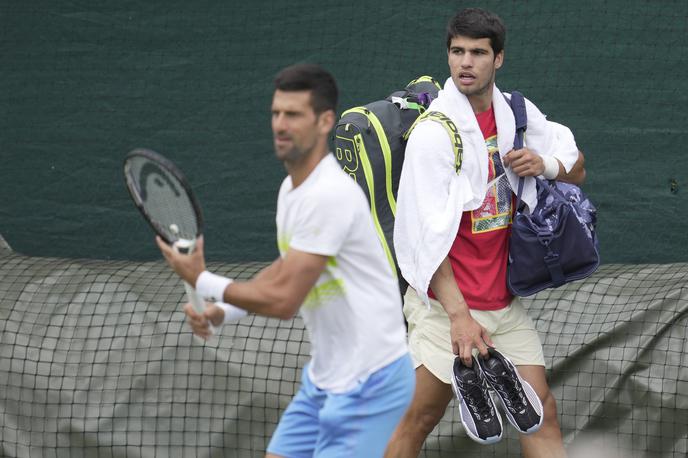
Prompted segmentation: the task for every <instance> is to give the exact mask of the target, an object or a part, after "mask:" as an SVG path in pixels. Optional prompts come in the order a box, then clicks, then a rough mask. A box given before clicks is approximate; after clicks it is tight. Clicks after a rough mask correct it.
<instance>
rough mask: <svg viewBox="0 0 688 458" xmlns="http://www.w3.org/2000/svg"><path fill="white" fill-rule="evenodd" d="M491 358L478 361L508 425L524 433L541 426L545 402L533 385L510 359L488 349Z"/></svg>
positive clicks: (530, 432)
mask: <svg viewBox="0 0 688 458" xmlns="http://www.w3.org/2000/svg"><path fill="white" fill-rule="evenodd" d="M488 352H489V354H490V358H489V359H483V358H478V361H479V364H480V368H481V369H482V371H483V373H484V374H485V379H486V380H487V383H489V384H490V386H491V387H492V389H494V390H495V393H497V396H498V397H499V399H500V400H501V401H502V405H503V406H504V411H505V412H506V417H507V419H508V420H509V423H511V424H512V425H514V427H515V428H516V429H517V430H519V431H520V432H521V433H523V434H532V433H534V432H536V431H537V430H539V429H540V426H542V402H540V398H538V395H537V394H536V393H535V390H534V389H533V387H532V386H530V384H529V383H528V382H526V381H525V380H523V379H522V378H521V375H520V374H519V373H518V371H517V370H516V366H514V365H513V363H512V362H511V361H509V358H507V357H506V356H504V355H502V354H501V353H499V352H498V351H497V350H495V349H494V348H488Z"/></svg>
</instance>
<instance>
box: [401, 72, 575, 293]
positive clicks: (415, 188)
mask: <svg viewBox="0 0 688 458" xmlns="http://www.w3.org/2000/svg"><path fill="white" fill-rule="evenodd" d="M492 105H493V108H494V112H495V121H496V123H497V130H498V132H499V136H498V139H497V140H498V146H499V152H500V155H501V156H504V155H505V154H507V153H508V152H509V151H511V150H512V149H513V140H514V134H515V126H514V116H513V113H512V111H511V108H510V107H509V104H508V103H507V102H506V100H505V99H504V97H503V96H502V94H501V92H500V91H499V90H498V89H497V87H496V86H495V88H494V91H493V99H492ZM429 110H430V111H440V112H442V113H444V114H445V115H447V116H448V117H449V118H451V120H452V121H453V122H454V123H455V124H456V127H457V128H458V129H459V133H460V135H461V141H462V143H463V161H462V167H461V170H460V171H459V172H458V173H457V172H456V170H455V164H454V153H453V150H452V144H451V141H450V139H449V136H448V134H447V131H446V130H445V129H444V127H442V126H441V125H440V124H439V123H438V122H435V121H425V122H421V123H420V124H418V125H417V126H416V128H415V129H414V130H413V132H412V134H411V137H410V138H409V141H408V144H407V146H406V157H405V159H404V166H403V169H402V172H401V179H400V183H399V192H398V196H397V214H396V222H395V225H394V249H395V251H396V257H397V262H398V263H399V268H400V269H401V273H402V275H403V276H404V278H405V279H406V281H408V283H409V285H411V287H413V288H414V289H415V290H416V291H417V292H418V294H419V296H420V297H421V298H422V299H423V300H424V301H425V302H426V303H427V302H428V298H427V294H426V292H427V290H428V287H429V285H430V279H431V278H432V276H433V274H434V273H435V271H436V270H437V268H438V267H439V265H440V263H441V262H442V260H444V258H445V257H446V256H447V253H449V249H450V248H451V245H452V243H453V242H454V239H455V238H456V234H457V232H458V230H459V223H460V221H461V215H462V213H463V212H464V211H468V210H474V209H476V208H478V207H480V205H481V204H482V202H483V200H484V198H485V194H486V192H487V182H488V179H487V178H488V153H487V146H486V145H485V140H484V138H483V135H482V132H481V131H480V127H479V126H478V121H477V120H476V118H475V114H474V113H473V109H472V108H471V105H470V103H469V102H468V99H467V98H466V96H464V95H463V94H461V93H460V92H459V91H458V90H457V89H456V86H455V85H454V83H453V82H452V80H451V78H449V79H448V80H447V82H446V83H445V85H444V89H443V90H442V91H440V93H439V96H438V97H437V99H436V100H434V101H433V102H432V104H431V105H430V107H429ZM526 110H527V113H528V129H527V131H526V139H527V140H526V143H527V146H528V148H530V149H531V150H533V151H535V152H536V153H538V154H541V155H552V156H554V157H556V158H557V159H559V161H560V162H561V163H562V164H563V165H564V168H565V169H566V171H569V170H570V169H571V167H573V164H574V163H575V162H576V159H577V158H578V148H577V146H576V143H575V140H574V138H573V134H572V133H571V131H570V130H569V129H568V128H567V127H565V126H562V125H560V124H556V123H553V122H550V121H547V119H546V118H545V115H543V114H542V113H541V112H540V110H538V109H537V107H536V106H535V105H534V104H533V103H531V102H530V101H528V100H526ZM506 175H507V179H508V180H509V183H510V184H511V186H512V188H513V189H517V186H518V177H517V176H516V175H515V174H514V173H513V172H512V171H511V170H510V169H508V168H507V170H506ZM522 199H523V201H524V203H525V204H526V205H527V206H528V208H533V207H534V205H535V203H536V191H535V182H534V180H533V179H532V178H527V179H526V183H525V187H524V191H523V196H522Z"/></svg>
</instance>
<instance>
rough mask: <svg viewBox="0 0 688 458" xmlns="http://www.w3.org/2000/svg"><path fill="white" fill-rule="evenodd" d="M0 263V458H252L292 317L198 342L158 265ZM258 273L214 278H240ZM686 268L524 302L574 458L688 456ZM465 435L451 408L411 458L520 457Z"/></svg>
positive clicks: (269, 420) (609, 273)
mask: <svg viewBox="0 0 688 458" xmlns="http://www.w3.org/2000/svg"><path fill="white" fill-rule="evenodd" d="M4 253H5V254H4V255H0V455H3V456H8V457H34V456H38V457H82V456H83V457H94V456H97V457H111V456H112V457H114V456H118V457H124V456H128V457H129V456H135V457H138V456H141V457H149V456H150V457H153V456H154V457H165V456H179V457H189V456H194V457H214V456H217V457H219V456H237V457H253V456H262V455H263V453H264V451H265V447H266V445H267V441H268V440H269V437H270V436H271V434H272V432H273V430H274V428H275V426H276V424H277V422H278V420H279V417H280V414H281V412H282V411H283V410H284V408H285V407H286V406H287V404H288V402H289V400H290V399H291V397H292V395H293V394H294V392H295V390H296V389H297V387H298V384H299V380H300V371H301V368H302V367H303V364H304V363H305V362H306V361H307V359H308V353H309V343H308V336H307V334H306V332H305V330H304V328H303V323H302V321H301V320H300V319H299V318H295V319H293V320H289V321H280V320H276V319H266V318H260V317H255V316H249V317H246V318H244V319H242V320H240V321H239V322H238V323H236V324H231V325H227V326H225V327H224V328H223V329H222V331H221V333H220V334H219V335H218V336H216V337H213V338H212V339H210V340H209V341H207V342H203V341H202V340H200V339H198V338H196V337H194V336H193V335H192V334H191V332H190V330H189V327H188V326H187V325H186V324H185V322H184V315H183V313H182V312H181V307H180V304H181V303H182V302H183V301H184V300H185V299H184V290H183V288H182V286H181V285H180V282H179V280H178V279H177V278H176V277H175V276H174V275H173V274H172V273H171V271H170V270H169V269H168V268H167V267H166V266H165V265H164V264H163V263H160V262H154V263H152V262H148V263H131V262H124V261H94V260H65V259H58V258H35V257H27V256H22V255H18V254H15V253H11V252H9V251H5V252H4ZM263 265H264V264H263V263H246V264H210V268H211V269H212V270H214V271H216V272H218V273H221V274H224V275H228V276H231V277H234V278H238V279H246V278H250V277H251V276H253V275H254V274H255V273H256V272H257V271H258V270H259V269H260V268H261V267H262V266H263ZM687 285H688V265H686V264H667V265H639V266H623V265H606V266H603V267H602V268H600V270H599V271H598V272H597V273H596V274H595V275H594V276H593V277H590V278H589V279H587V280H585V281H581V282H577V283H573V284H568V285H566V286H564V287H562V288H559V289H555V290H548V291H544V292H543V293H540V294H538V295H537V296H535V297H534V298H532V299H526V300H525V304H526V306H527V309H528V311H529V314H530V315H531V316H532V317H533V318H534V319H535V322H536V325H537V328H538V330H539V331H540V334H541V338H542V341H543V346H544V352H545V359H546V361H547V364H548V367H549V369H548V379H549V382H550V385H551V387H552V390H553V394H554V397H555V398H556V399H557V402H558V408H559V419H560V423H561V427H562V431H563V434H564V441H565V444H566V446H567V448H568V450H569V453H570V454H571V456H585V457H586V458H590V457H591V456H600V457H602V456H604V457H609V456H611V457H615V456H618V457H622V456H623V457H642V456H666V457H679V456H680V457H683V456H685V454H686V453H687V452H688V443H687V435H688V397H687V396H686V393H688V361H686V359H687V357H686V354H687V353H686V348H685V346H686V340H685V336H686V332H687V331H688V330H687V329H686V326H687V322H686V313H687V311H688V286H687ZM505 432H506V437H505V439H504V440H503V441H502V442H500V443H499V444H497V445H495V446H481V445H478V444H475V443H473V442H472V441H471V440H470V439H468V438H467V436H466V435H465V433H464V432H463V429H462V426H461V424H460V420H459V414H458V410H457V403H456V402H454V403H452V404H450V407H449V408H448V410H447V412H446V415H445V417H444V419H443V420H442V421H441V423H440V424H439V425H438V426H437V428H436V429H435V430H434V431H433V433H432V434H431V435H430V437H429V438H428V440H427V441H426V443H425V445H424V448H423V452H422V454H421V456H425V457H445V456H446V457H450V456H456V455H457V453H459V452H460V453H461V456H467V457H470V456H481V457H482V456H491V457H492V456H507V455H508V456H519V455H520V447H519V442H518V434H517V433H516V432H515V430H514V429H513V428H511V427H508V426H507V427H506V428H505Z"/></svg>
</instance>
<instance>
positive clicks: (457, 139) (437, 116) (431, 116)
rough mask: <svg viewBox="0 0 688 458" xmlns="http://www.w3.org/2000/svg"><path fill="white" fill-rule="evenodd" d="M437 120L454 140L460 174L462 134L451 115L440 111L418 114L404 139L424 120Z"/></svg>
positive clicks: (455, 164) (455, 166)
mask: <svg viewBox="0 0 688 458" xmlns="http://www.w3.org/2000/svg"><path fill="white" fill-rule="evenodd" d="M428 120H429V121H435V122H437V123H439V124H440V125H441V126H442V127H444V129H445V130H446V131H447V133H448V134H449V139H450V140H451V142H452V149H453V150H454V171H455V172H456V174H457V175H458V174H459V172H460V171H461V166H462V164H463V143H462V142H461V135H459V129H457V127H456V124H454V121H452V120H451V119H449V116H447V115H445V114H444V113H441V112H439V111H426V112H425V113H423V114H421V115H420V116H418V118H417V119H416V121H415V122H414V123H413V124H412V125H411V127H409V130H407V131H406V133H405V134H404V140H408V138H409V136H410V135H411V131H412V130H413V129H414V128H415V127H416V126H417V125H418V124H420V123H421V122H423V121H428Z"/></svg>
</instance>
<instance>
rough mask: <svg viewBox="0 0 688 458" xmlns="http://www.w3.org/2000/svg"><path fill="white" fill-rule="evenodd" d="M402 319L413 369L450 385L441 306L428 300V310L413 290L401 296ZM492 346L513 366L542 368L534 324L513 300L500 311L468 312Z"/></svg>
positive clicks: (450, 357)
mask: <svg viewBox="0 0 688 458" xmlns="http://www.w3.org/2000/svg"><path fill="white" fill-rule="evenodd" d="M404 316H405V317H406V320H407V321H408V339H409V348H410V351H411V357H412V358H413V364H414V367H415V368H417V367H418V366H425V367H426V368H427V369H428V370H429V371H430V372H431V373H432V374H433V375H434V376H435V377H437V378H438V379H439V380H441V381H442V382H444V383H450V380H451V374H452V366H453V364H454V358H456V355H454V353H453V351H452V345H451V340H450V337H449V317H448V316H447V313H446V312H445V311H444V308H442V305H441V304H440V303H439V302H438V301H436V300H433V299H430V308H428V307H427V305H425V304H424V303H423V301H422V300H421V299H420V298H419V297H418V295H417V294H416V292H415V290H414V289H413V288H409V289H408V291H407V292H406V295H405V296H404ZM471 316H473V319H474V320H476V321H477V322H478V323H480V325H482V326H483V327H484V328H485V329H486V330H487V333H488V334H489V335H490V338H492V343H493V344H494V346H495V348H496V349H497V350H499V351H500V352H501V353H502V354H503V355H504V356H506V357H507V358H509V359H510V360H511V362H513V363H514V364H515V365H516V366H520V365H534V366H544V365H545V358H544V355H543V353H542V344H541V343H540V337H538V333H537V331H536V330H535V324H534V323H533V320H531V319H530V317H529V316H528V314H527V313H526V311H525V309H524V308H523V305H522V304H521V301H519V300H518V298H517V297H515V298H514V299H513V300H512V301H511V304H509V305H508V306H507V307H505V308H503V309H500V310H471Z"/></svg>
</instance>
